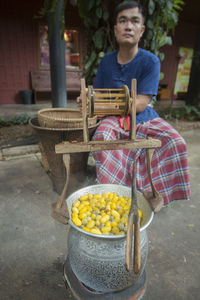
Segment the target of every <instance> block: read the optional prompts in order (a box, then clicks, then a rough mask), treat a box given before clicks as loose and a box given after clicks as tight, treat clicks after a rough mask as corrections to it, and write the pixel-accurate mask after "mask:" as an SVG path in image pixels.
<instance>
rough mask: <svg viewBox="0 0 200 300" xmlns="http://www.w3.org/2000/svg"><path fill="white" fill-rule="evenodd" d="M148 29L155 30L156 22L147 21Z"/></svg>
mask: <svg viewBox="0 0 200 300" xmlns="http://www.w3.org/2000/svg"><path fill="white" fill-rule="evenodd" d="M147 27H148V28H150V29H155V25H154V22H153V21H152V20H151V19H149V20H148V21H147Z"/></svg>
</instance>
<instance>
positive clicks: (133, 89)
mask: <svg viewBox="0 0 200 300" xmlns="http://www.w3.org/2000/svg"><path fill="white" fill-rule="evenodd" d="M136 97H137V86H136V79H132V81H131V103H132V104H131V122H130V125H131V126H130V139H132V140H135V131H136Z"/></svg>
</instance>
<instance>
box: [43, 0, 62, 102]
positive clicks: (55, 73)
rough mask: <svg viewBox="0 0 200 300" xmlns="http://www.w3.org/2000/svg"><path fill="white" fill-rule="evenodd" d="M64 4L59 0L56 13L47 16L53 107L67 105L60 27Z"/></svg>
mask: <svg viewBox="0 0 200 300" xmlns="http://www.w3.org/2000/svg"><path fill="white" fill-rule="evenodd" d="M62 6H63V0H59V1H58V6H57V11H56V14H53V13H49V14H48V16H47V23H48V36H49V55H50V73H51V89H52V107H67V93H66V69H65V40H64V38H63V37H62V36H61V29H60V15H61V9H62ZM54 18H55V19H54Z"/></svg>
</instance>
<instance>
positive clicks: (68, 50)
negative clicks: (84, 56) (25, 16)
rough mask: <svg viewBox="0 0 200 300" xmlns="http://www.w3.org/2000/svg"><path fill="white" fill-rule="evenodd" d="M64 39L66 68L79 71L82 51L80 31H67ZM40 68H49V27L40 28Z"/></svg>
mask: <svg viewBox="0 0 200 300" xmlns="http://www.w3.org/2000/svg"><path fill="white" fill-rule="evenodd" d="M64 39H65V64H66V68H67V69H79V68H80V49H79V41H78V31H77V30H76V29H66V30H65V32H64ZM40 67H42V68H49V43H48V27H47V26H40Z"/></svg>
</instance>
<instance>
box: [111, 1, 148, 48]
mask: <svg viewBox="0 0 200 300" xmlns="http://www.w3.org/2000/svg"><path fill="white" fill-rule="evenodd" d="M144 30H145V26H144V14H143V9H142V7H141V6H140V4H139V3H138V2H136V1H125V2H122V3H120V4H119V5H118V6H117V7H116V9H115V25H114V33H115V37H116V40H117V42H118V44H119V46H121V45H130V46H134V45H138V43H139V41H140V38H141V37H142V35H143V33H144Z"/></svg>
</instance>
